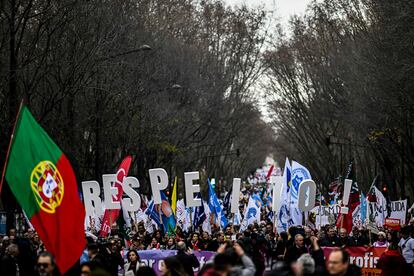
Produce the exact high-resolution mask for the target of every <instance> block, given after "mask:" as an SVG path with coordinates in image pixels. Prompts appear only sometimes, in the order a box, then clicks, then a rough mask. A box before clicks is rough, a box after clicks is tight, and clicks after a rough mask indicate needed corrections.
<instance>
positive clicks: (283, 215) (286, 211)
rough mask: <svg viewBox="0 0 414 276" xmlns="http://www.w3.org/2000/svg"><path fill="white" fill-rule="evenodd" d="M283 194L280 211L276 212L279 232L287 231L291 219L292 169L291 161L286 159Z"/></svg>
mask: <svg viewBox="0 0 414 276" xmlns="http://www.w3.org/2000/svg"><path fill="white" fill-rule="evenodd" d="M282 185H283V186H282V193H281V204H280V209H279V210H276V214H277V222H276V227H277V232H278V233H280V232H283V231H287V228H288V221H289V218H290V205H289V202H290V195H289V188H290V185H291V167H290V162H289V159H288V158H286V161H285V168H284V170H283V183H282Z"/></svg>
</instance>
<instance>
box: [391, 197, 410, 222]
mask: <svg viewBox="0 0 414 276" xmlns="http://www.w3.org/2000/svg"><path fill="white" fill-rule="evenodd" d="M406 215H407V200H406V199H404V200H396V201H391V215H390V218H393V219H399V220H400V222H401V225H404V224H405V217H406Z"/></svg>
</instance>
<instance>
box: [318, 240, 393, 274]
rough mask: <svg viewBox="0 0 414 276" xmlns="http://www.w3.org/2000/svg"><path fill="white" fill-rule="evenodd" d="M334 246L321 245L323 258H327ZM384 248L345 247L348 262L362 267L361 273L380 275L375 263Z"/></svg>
mask: <svg viewBox="0 0 414 276" xmlns="http://www.w3.org/2000/svg"><path fill="white" fill-rule="evenodd" d="M334 249H335V247H322V250H323V254H324V255H325V259H326V260H328V257H329V253H330V252H331V251H332V250H334ZM385 249H386V248H374V247H364V246H350V247H346V248H345V250H346V251H348V253H349V255H350V257H349V262H350V263H351V264H355V265H357V266H359V267H360V268H361V269H362V275H380V274H381V269H377V268H376V267H377V263H378V260H379V258H380V257H381V255H382V253H384V251H385Z"/></svg>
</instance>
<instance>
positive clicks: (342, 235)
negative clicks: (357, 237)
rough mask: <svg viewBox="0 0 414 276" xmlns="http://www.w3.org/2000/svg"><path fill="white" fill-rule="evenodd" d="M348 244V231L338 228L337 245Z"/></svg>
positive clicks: (343, 245)
mask: <svg viewBox="0 0 414 276" xmlns="http://www.w3.org/2000/svg"><path fill="white" fill-rule="evenodd" d="M349 244H350V240H349V237H348V232H347V231H346V229H345V228H341V229H339V246H342V247H345V246H348V245H349Z"/></svg>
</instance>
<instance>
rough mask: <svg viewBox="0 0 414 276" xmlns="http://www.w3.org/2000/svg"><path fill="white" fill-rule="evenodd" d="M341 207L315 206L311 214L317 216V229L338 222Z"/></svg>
mask: <svg viewBox="0 0 414 276" xmlns="http://www.w3.org/2000/svg"><path fill="white" fill-rule="evenodd" d="M340 210H341V207H340V206H339V205H338V204H334V205H330V206H315V207H314V208H313V209H312V210H311V211H310V212H311V213H314V214H315V216H316V222H315V225H316V228H317V229H320V227H321V226H324V225H327V224H332V223H335V222H336V218H337V217H338V214H339V211H340Z"/></svg>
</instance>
